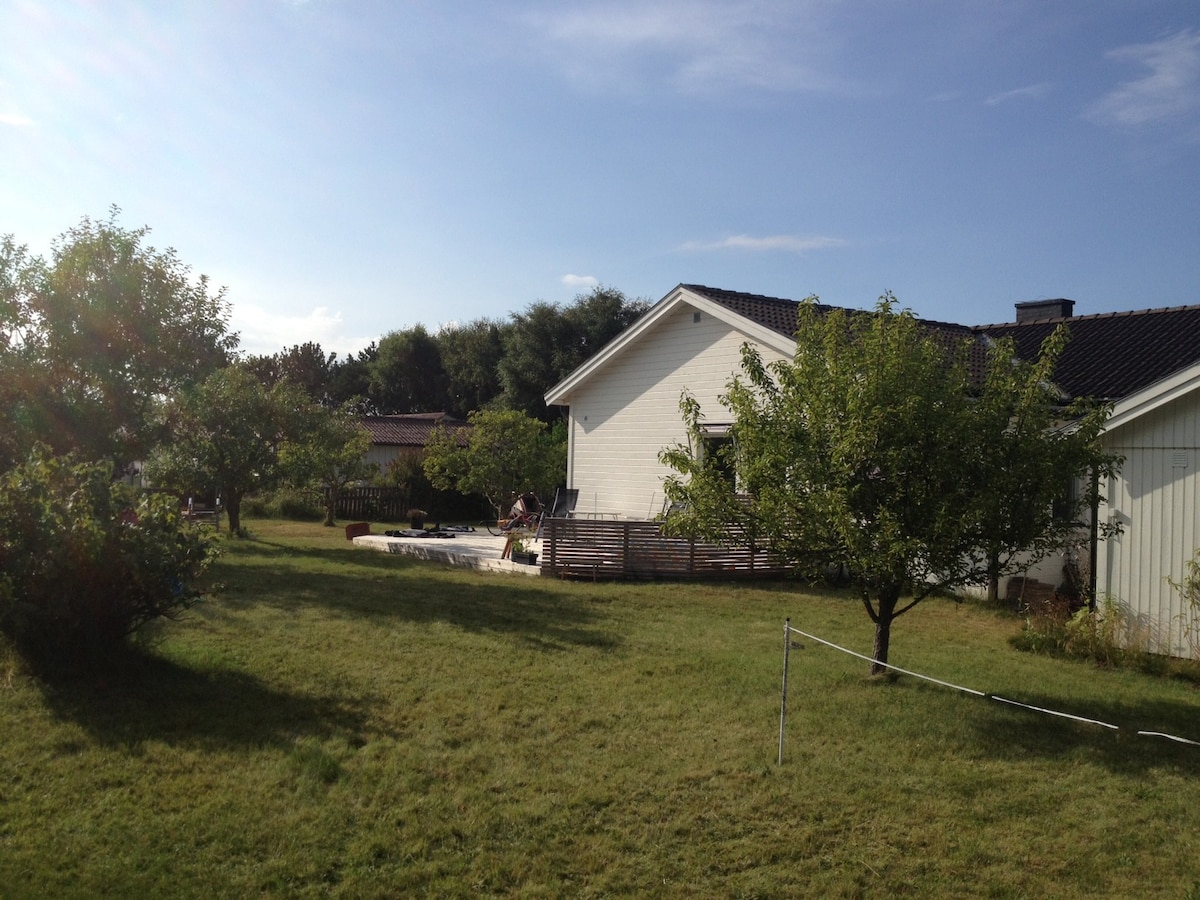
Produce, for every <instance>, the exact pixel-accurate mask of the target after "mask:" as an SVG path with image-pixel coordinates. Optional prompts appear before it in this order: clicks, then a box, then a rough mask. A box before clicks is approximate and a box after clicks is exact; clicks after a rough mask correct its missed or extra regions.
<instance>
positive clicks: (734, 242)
mask: <svg viewBox="0 0 1200 900" xmlns="http://www.w3.org/2000/svg"><path fill="white" fill-rule="evenodd" d="M844 246H846V241H844V240H842V239H841V238H835V237H825V236H822V235H799V234H774V235H766V236H763V237H755V236H754V235H749V234H735V235H731V236H730V237H727V238H722V239H721V240H719V241H688V242H687V243H686V244H683V245H682V246H680V248H679V249H680V250H683V251H686V252H698V251H711V250H749V251H751V252H756V253H761V252H774V251H781V252H784V253H809V252H811V251H813V250H830V249H833V248H835V247H844Z"/></svg>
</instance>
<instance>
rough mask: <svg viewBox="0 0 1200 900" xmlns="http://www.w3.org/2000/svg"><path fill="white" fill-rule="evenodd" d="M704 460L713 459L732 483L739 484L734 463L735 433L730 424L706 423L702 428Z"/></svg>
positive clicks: (718, 468) (718, 469)
mask: <svg viewBox="0 0 1200 900" xmlns="http://www.w3.org/2000/svg"><path fill="white" fill-rule="evenodd" d="M700 440H701V446H702V448H703V454H704V457H703V458H704V460H705V461H706V462H707V461H708V460H710V459H711V460H713V462H714V464H715V465H716V468H717V471H718V472H720V473H721V476H722V477H723V478H724V479H725V480H726V481H728V482H729V483H730V484H731V485H734V486H735V487H736V486H737V470H736V468H735V467H734V463H733V435H732V433H731V431H730V426H729V425H704V426H702V427H701V429H700Z"/></svg>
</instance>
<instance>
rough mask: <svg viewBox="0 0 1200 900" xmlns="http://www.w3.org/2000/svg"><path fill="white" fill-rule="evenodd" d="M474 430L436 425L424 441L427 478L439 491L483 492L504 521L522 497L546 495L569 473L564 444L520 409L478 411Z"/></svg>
mask: <svg viewBox="0 0 1200 900" xmlns="http://www.w3.org/2000/svg"><path fill="white" fill-rule="evenodd" d="M468 421H469V422H470V424H471V426H472V427H471V428H469V429H465V430H460V429H454V428H446V427H444V426H440V425H439V426H438V427H437V428H435V429H434V430H433V432H432V433H431V434H430V436H429V441H428V442H427V443H426V455H425V462H424V468H425V474H426V475H427V476H428V477H429V480H430V482H431V483H432V484H433V486H434V487H436V488H438V489H439V490H457V491H459V492H461V493H463V494H482V495H483V496H485V497H486V498H487V500H488V503H490V504H491V505H492V508H493V509H494V510H495V512H496V517H497V518H501V517H502V516H503V514H504V512H505V511H506V510H507V508H508V505H509V504H510V503H511V502H512V501H513V499H515V498H516V497H517V496H518V495H520V494H523V493H525V492H526V491H528V490H534V491H536V492H537V493H539V494H540V495H542V496H543V497H544V496H547V495H548V494H549V493H550V492H551V491H553V490H554V488H555V486H557V485H558V484H561V482H562V478H563V475H564V473H565V471H566V447H565V443H564V442H562V441H561V440H560V439H558V438H557V437H556V436H555V435H554V434H553V433H551V432H550V430H549V429H548V428H547V427H546V424H545V423H544V422H541V421H539V420H537V419H534V418H532V417H531V416H527V415H525V414H524V413H522V412H518V411H517V410H480V411H478V412H474V413H472V414H471V416H470V418H469V420H468Z"/></svg>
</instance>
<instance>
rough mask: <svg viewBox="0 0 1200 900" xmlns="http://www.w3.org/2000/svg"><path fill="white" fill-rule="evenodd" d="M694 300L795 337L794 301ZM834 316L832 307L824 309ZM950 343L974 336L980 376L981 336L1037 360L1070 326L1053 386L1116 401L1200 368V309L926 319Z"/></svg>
mask: <svg viewBox="0 0 1200 900" xmlns="http://www.w3.org/2000/svg"><path fill="white" fill-rule="evenodd" d="M681 287H684V288H687V289H688V290H689V291H692V292H693V293H696V294H701V295H702V296H704V297H707V298H708V299H710V300H712V301H714V302H716V303H720V304H721V305H722V306H726V307H728V308H729V309H732V310H733V311H734V312H736V313H738V314H739V315H742V316H745V317H746V318H747V319H749V320H751V321H752V322H757V323H758V324H759V325H762V326H764V327H766V328H770V329H773V330H774V331H778V332H779V333H780V334H785V335H787V336H788V337H792V336H793V335H794V334H795V332H796V308H797V306H798V305H799V304H798V303H797V302H796V301H795V300H783V299H780V298H778V297H764V296H761V295H759V294H745V293H741V292H738V291H725V290H721V289H719V288H710V287H705V286H704V285H698V284H685V285H681ZM818 309H821V310H826V311H828V310H831V309H834V307H832V306H825V305H819V306H818ZM921 321H922V322H924V324H925V325H927V326H928V327H930V328H933V329H935V330H936V331H938V332H939V333H941V334H943V335H945V336H946V337H947V338H957V337H967V338H971V337H974V338H976V342H975V344H974V345H973V346H972V349H971V367H972V371H973V372H974V374H976V375H977V376H978V375H979V374H980V373H981V372H982V371H983V364H984V361H985V359H986V349H985V346H984V342H983V340H982V338H983V337H984V336H987V337H991V338H999V337H1003V336H1010V337H1012V339H1013V341H1014V343H1015V344H1016V348H1017V355H1018V356H1020V357H1021V358H1022V359H1033V358H1035V357H1036V356H1037V354H1038V351H1039V350H1040V349H1041V346H1042V341H1044V340H1045V339H1046V338H1047V337H1048V336H1049V335H1050V333H1051V332H1052V331H1053V330H1054V329H1055V327H1057V326H1058V325H1059V324H1060V323H1063V322H1065V323H1066V324H1067V327H1068V328H1069V329H1070V332H1071V340H1070V342H1069V343H1068V344H1067V347H1066V349H1065V350H1064V351H1063V355H1062V358H1061V359H1060V360H1059V362H1058V369H1057V371H1056V372H1055V381H1056V382H1057V383H1058V385H1059V387H1060V388H1062V390H1063V391H1065V392H1066V393H1067V394H1068V395H1069V396H1070V397H1072V398H1074V397H1092V398H1095V399H1098V400H1116V399H1119V398H1121V397H1126V396H1128V395H1129V394H1132V393H1135V392H1136V391H1139V390H1141V389H1142V388H1144V387H1147V386H1149V385H1151V384H1153V383H1154V382H1156V381H1159V380H1160V379H1163V378H1165V377H1167V376H1168V375H1170V374H1171V373H1173V372H1177V371H1179V370H1180V369H1183V368H1186V367H1188V366H1191V365H1194V364H1196V363H1198V362H1200V306H1179V307H1172V308H1165V309H1144V310H1137V311H1134V312H1121V313H1102V314H1099V315H1091V316H1072V317H1069V318H1054V319H1038V320H1033V321H1028V322H1020V323H1016V322H1008V323H1003V324H999V325H978V326H968V325H955V324H951V323H948V322H931V321H926V320H921Z"/></svg>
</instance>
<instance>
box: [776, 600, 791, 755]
mask: <svg viewBox="0 0 1200 900" xmlns="http://www.w3.org/2000/svg"><path fill="white" fill-rule="evenodd" d="M791 649H792V620H791V619H784V620H783V693H782V696H781V699H780V701H779V765H781V766H782V765H783V727H784V725H785V724H786V723H787V683H788V656H789V655H790V651H791Z"/></svg>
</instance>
